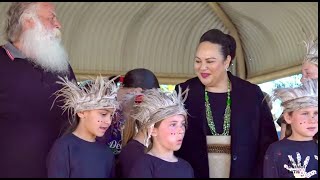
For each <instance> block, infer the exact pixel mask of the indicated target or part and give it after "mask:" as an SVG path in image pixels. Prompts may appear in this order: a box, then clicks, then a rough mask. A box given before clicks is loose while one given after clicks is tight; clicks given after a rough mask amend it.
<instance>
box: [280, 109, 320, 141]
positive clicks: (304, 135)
mask: <svg viewBox="0 0 320 180" xmlns="http://www.w3.org/2000/svg"><path fill="white" fill-rule="evenodd" d="M284 118H285V120H286V122H287V123H288V124H290V125H291V128H292V135H291V136H292V137H294V138H295V140H298V141H307V140H312V139H313V136H314V135H315V134H316V133H317V132H318V107H308V108H303V109H299V110H296V111H293V112H292V114H291V115H290V114H289V113H285V114H284Z"/></svg>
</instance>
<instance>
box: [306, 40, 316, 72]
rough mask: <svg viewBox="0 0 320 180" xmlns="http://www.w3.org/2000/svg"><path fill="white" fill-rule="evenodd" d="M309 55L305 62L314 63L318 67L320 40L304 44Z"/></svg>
mask: <svg viewBox="0 0 320 180" xmlns="http://www.w3.org/2000/svg"><path fill="white" fill-rule="evenodd" d="M304 44H305V47H306V50H307V53H306V56H305V58H304V60H303V62H309V63H313V64H315V65H317V66H318V39H316V40H309V41H308V42H304Z"/></svg>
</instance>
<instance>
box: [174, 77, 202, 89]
mask: <svg viewBox="0 0 320 180" xmlns="http://www.w3.org/2000/svg"><path fill="white" fill-rule="evenodd" d="M197 85H201V81H200V80H199V78H198V77H194V78H191V79H188V80H186V81H185V82H182V83H179V84H177V85H176V87H177V86H181V88H182V89H185V88H187V87H188V86H197Z"/></svg>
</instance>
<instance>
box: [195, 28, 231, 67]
mask: <svg viewBox="0 0 320 180" xmlns="http://www.w3.org/2000/svg"><path fill="white" fill-rule="evenodd" d="M205 41H208V42H210V43H213V44H219V45H221V53H222V54H223V56H224V58H225V59H226V58H227V56H228V55H230V56H231V61H232V60H233V58H234V57H235V55H236V48H237V45H236V41H235V40H234V38H233V37H232V36H230V35H229V34H225V33H223V32H222V31H220V30H219V29H210V30H209V31H207V32H205V33H204V34H203V35H202V36H201V38H200V41H199V44H200V43H202V42H205Z"/></svg>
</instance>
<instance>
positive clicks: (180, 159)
mask: <svg viewBox="0 0 320 180" xmlns="http://www.w3.org/2000/svg"><path fill="white" fill-rule="evenodd" d="M178 162H179V163H180V164H183V165H184V166H186V167H190V168H191V167H192V166H191V164H190V163H189V162H188V161H186V160H184V159H182V158H179V157H178Z"/></svg>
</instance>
